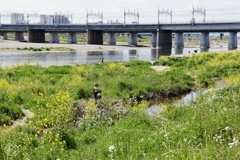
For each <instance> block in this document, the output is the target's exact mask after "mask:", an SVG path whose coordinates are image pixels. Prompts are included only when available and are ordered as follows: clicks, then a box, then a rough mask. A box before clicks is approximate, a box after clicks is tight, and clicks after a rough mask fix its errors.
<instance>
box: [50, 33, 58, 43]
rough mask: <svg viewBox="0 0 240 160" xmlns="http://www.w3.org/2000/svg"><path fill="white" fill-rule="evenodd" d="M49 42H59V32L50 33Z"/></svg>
mask: <svg viewBox="0 0 240 160" xmlns="http://www.w3.org/2000/svg"><path fill="white" fill-rule="evenodd" d="M49 43H59V35H58V33H49Z"/></svg>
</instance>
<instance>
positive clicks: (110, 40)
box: [107, 32, 116, 45]
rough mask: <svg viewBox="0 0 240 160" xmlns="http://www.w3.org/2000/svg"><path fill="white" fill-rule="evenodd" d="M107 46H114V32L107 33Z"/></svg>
mask: <svg viewBox="0 0 240 160" xmlns="http://www.w3.org/2000/svg"><path fill="white" fill-rule="evenodd" d="M107 44H108V45H116V34H115V33H114V32H111V33H108V39H107Z"/></svg>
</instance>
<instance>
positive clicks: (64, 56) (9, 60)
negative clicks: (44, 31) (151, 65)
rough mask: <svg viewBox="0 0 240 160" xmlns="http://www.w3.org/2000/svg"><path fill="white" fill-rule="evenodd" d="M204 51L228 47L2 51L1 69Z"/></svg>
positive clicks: (0, 56)
mask: <svg viewBox="0 0 240 160" xmlns="http://www.w3.org/2000/svg"><path fill="white" fill-rule="evenodd" d="M194 50H195V51H196V50H197V53H201V52H203V51H227V50H228V48H227V46H223V47H219V46H216V47H212V48H209V49H208V50H201V49H200V48H184V49H174V48H173V49H172V50H159V49H151V48H140V49H138V50H120V51H87V52H22V51H19V52H18V51H14V52H12V51H1V52H0V64H1V67H5V66H12V65H17V64H24V63H28V64H30V65H36V64H39V65H41V66H43V67H49V66H52V65H56V66H62V65H73V64H76V63H77V64H94V63H98V61H102V59H103V60H104V61H110V62H116V61H119V62H128V61H132V60H134V59H136V58H138V59H140V60H144V61H155V60H157V59H158V58H159V57H160V56H170V55H182V54H189V53H193V52H194Z"/></svg>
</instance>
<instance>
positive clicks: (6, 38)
mask: <svg viewBox="0 0 240 160" xmlns="http://www.w3.org/2000/svg"><path fill="white" fill-rule="evenodd" d="M0 36H3V40H8V34H7V32H1V33H0Z"/></svg>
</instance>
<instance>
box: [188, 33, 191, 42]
mask: <svg viewBox="0 0 240 160" xmlns="http://www.w3.org/2000/svg"><path fill="white" fill-rule="evenodd" d="M191 40H192V38H191V34H187V41H188V42H190V41H191Z"/></svg>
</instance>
